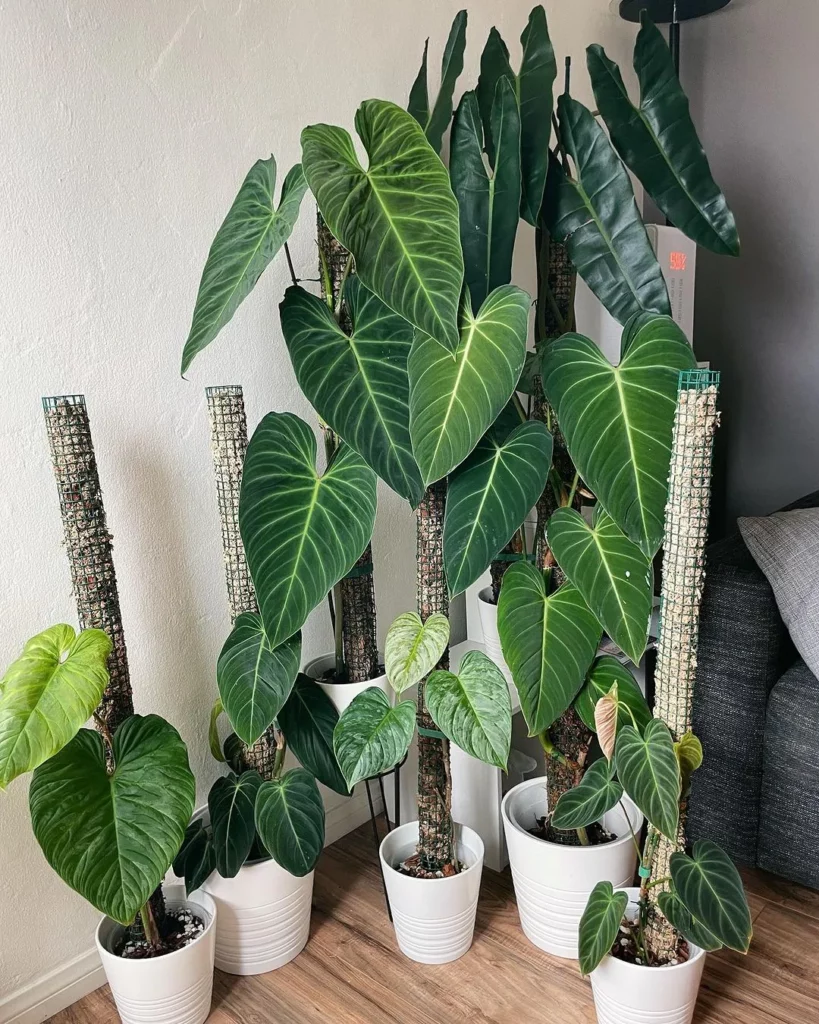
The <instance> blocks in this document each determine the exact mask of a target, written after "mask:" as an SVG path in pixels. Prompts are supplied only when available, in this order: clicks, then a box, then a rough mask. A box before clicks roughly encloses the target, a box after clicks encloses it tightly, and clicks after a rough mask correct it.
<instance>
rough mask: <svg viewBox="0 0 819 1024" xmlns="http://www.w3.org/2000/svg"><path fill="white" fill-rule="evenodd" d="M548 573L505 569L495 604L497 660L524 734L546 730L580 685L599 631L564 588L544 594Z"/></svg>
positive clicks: (570, 588)
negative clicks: (514, 695) (514, 694)
mask: <svg viewBox="0 0 819 1024" xmlns="http://www.w3.org/2000/svg"><path fill="white" fill-rule="evenodd" d="M548 582H549V577H548V574H546V575H544V574H543V573H541V572H539V571H538V570H537V569H535V568H534V566H531V565H528V564H527V563H526V562H516V563H515V564H513V565H511V566H510V567H509V568H508V569H507V571H506V573H505V575H504V577H503V585H502V586H501V593H500V600H499V601H498V633H499V634H500V641H501V647H502V649H503V656H504V658H505V659H506V662H507V664H508V665H509V668H510V670H511V672H512V678H513V680H514V682H515V686H516V687H517V691H518V695H519V696H520V705H521V708H522V710H523V715H524V718H525V719H526V724H527V725H528V726H529V735H530V736H536V735H537V734H538V733H541V732H543V730H544V729H548V728H549V726H550V725H552V723H553V722H555V721H557V719H558V718H559V717H560V716H561V715H562V714H563V712H564V711H565V710H566V708H568V706H569V705H570V704H571V702H572V701H573V700H574V698H575V696H576V694H577V691H578V690H579V689H580V687H581V686H582V685H583V679H584V677H585V675H586V670H587V669H588V667H589V665H590V664H591V662H592V658H594V654H595V651H596V650H597V645H598V643H599V642H600V635H601V629H600V625H599V624H598V622H597V620H596V619H595V617H594V616H593V615H592V613H591V612H590V611H589V609H588V608H587V607H586V605H585V603H584V601H583V598H582V597H581V596H580V593H579V592H578V591H577V590H576V589H575V588H574V587H573V586H572V585H571V584H570V583H564V585H563V586H562V587H561V588H560V589H559V590H557V591H555V592H554V593H553V594H549V592H548Z"/></svg>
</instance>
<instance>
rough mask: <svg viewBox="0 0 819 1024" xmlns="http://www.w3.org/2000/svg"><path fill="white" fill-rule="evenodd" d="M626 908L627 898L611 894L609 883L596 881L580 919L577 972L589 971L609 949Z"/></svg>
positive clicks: (621, 892) (584, 972) (619, 894)
mask: <svg viewBox="0 0 819 1024" xmlns="http://www.w3.org/2000/svg"><path fill="white" fill-rule="evenodd" d="M627 906H628V895H627V894H626V893H624V892H623V891H622V890H620V891H618V892H615V891H614V886H612V884H611V882H598V883H597V885H596V886H595V887H594V889H593V890H592V894H591V896H589V902H588V903H587V904H586V909H585V910H584V911H583V916H582V917H581V918H580V930H579V933H578V940H579V955H580V972H581V974H591V972H592V971H593V970H594V969H595V967H597V966H598V965H599V964H600V962H601V961H602V959H603V957H604V956H606V954H607V953H608V952H609V951H610V950H611V947H612V946H613V945H614V940H615V939H616V938H617V933H618V931H619V929H620V922H621V921H622V920H623V915H624V914H625V912H626V907H627Z"/></svg>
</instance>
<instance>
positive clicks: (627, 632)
mask: <svg viewBox="0 0 819 1024" xmlns="http://www.w3.org/2000/svg"><path fill="white" fill-rule="evenodd" d="M548 536H549V546H550V547H551V549H552V551H553V552H554V556H555V558H556V559H557V561H558V565H559V566H560V568H561V569H562V570H563V571H564V572H565V573H566V575H567V576H568V577H569V579H570V580H571V581H572V583H573V584H574V585H575V586H576V587H577V589H578V590H579V591H580V593H581V594H582V595H583V600H584V601H585V602H586V604H587V605H588V606H589V608H590V609H591V610H592V611H593V612H594V614H595V615H596V616H597V618H598V619H599V621H600V622H601V624H602V626H603V628H604V629H605V630H606V632H607V633H608V635H609V636H610V637H611V638H612V640H614V642H615V643H616V644H617V645H618V646H619V647H620V648H621V649H622V650H624V651H625V652H626V654H627V655H628V656H629V658H631V660H632V661H633V662H634V663H635V665H636V664H638V663H639V661H640V658H642V656H643V652H644V651H645V646H646V639H647V638H648V627H649V623H650V619H651V608H652V603H653V597H654V573H653V571H652V567H651V562H650V560H649V559H648V558H646V556H645V555H644V554H643V552H642V551H641V550H640V548H639V547H637V545H636V544H634V543H633V542H632V541H630V540H629V539H628V537H627V536H626V535H625V534H624V533H623V531H622V530H621V529H620V528H619V526H617V524H616V523H615V522H614V520H613V519H612V518H611V516H609V514H608V513H607V512H606V510H605V509H604V508H603V507H602V505H598V506H597V508H596V509H595V515H594V521H593V524H592V525H591V526H589V524H588V523H587V522H586V520H585V519H584V518H583V516H581V515H580V513H579V512H577V511H575V509H573V508H559V509H558V510H557V511H556V512H555V513H554V514H553V515H552V518H551V519H550V520H549V527H548Z"/></svg>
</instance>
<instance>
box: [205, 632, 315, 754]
mask: <svg viewBox="0 0 819 1024" xmlns="http://www.w3.org/2000/svg"><path fill="white" fill-rule="evenodd" d="M300 661H301V633H296V634H294V635H293V636H291V637H290V638H289V639H288V640H285V641H284V643H281V644H279V646H278V647H272V648H271V646H270V644H269V643H268V639H267V634H266V633H265V631H264V626H263V625H262V618H261V616H260V615H257V614H256V613H255V612H243V613H242V614H241V615H238V616H237V617H236V621H235V622H234V623H233V629H232V631H231V634H230V636H229V637H228V638H227V640H226V641H225V645H224V647H223V648H222V652H221V654H220V655H219V660H218V662H217V663H216V681H217V683H218V685H219V693H220V694H221V697H222V704H223V706H224V709H225V714H226V715H227V716H228V718H229V719H230V724H231V725H232V726H233V729H234V731H235V733H236V735H237V736H238V737H239V739H241V740H242V741H243V742H244V743H246V744H247V745H248V746H252V744H254V743H255V742H256V740H257V739H258V738H259V737H260V736H261V735H262V733H263V732H264V731H265V729H266V728H267V727H268V726H269V725H270V723H271V722H272V721H273V720H274V718H275V717H276V715H278V713H279V711H280V710H281V708H282V706H283V705H284V702H285V701H286V700H287V698H288V696H289V695H290V691H291V690H292V689H293V683H294V682H295V681H296V675H297V674H298V671H299V662H300Z"/></svg>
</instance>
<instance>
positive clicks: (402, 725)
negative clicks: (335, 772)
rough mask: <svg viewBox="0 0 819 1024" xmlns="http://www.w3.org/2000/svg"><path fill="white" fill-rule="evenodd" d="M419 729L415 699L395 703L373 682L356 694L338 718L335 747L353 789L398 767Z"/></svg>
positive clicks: (337, 758)
mask: <svg viewBox="0 0 819 1024" xmlns="http://www.w3.org/2000/svg"><path fill="white" fill-rule="evenodd" d="M414 731H415V703H414V702H413V701H411V700H402V701H401V702H400V703H399V704H396V705H395V707H393V706H392V705H391V704H390V702H389V700H388V699H387V695H386V694H385V693H384V691H383V690H379V689H378V687H377V686H370V687H369V688H368V689H366V690H364V692H363V693H359V694H358V696H357V697H355V698H353V700H352V701H351V703H350V704H349V706H348V707H347V708H346V709H345V711H344V714H343V715H342V716H341V718H340V719H339V720H338V725H337V726H336V728H335V732H334V733H333V749H334V750H335V754H336V760H337V761H338V764H339V767H340V768H341V772H342V774H343V775H344V778H345V779H346V780H347V785H348V786H349V787H350V789H352V788H353V786H354V785H355V784H356V783H357V782H361V780H362V779H371V778H372V777H373V776H374V775H381V774H382V773H383V772H388V771H389V770H390V768H394V767H395V766H396V765H397V764H398V763H399V761H401V760H402V758H403V757H404V755H405V754H406V752H407V750H408V749H409V745H410V741H411V740H412V734H413V732H414Z"/></svg>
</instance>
